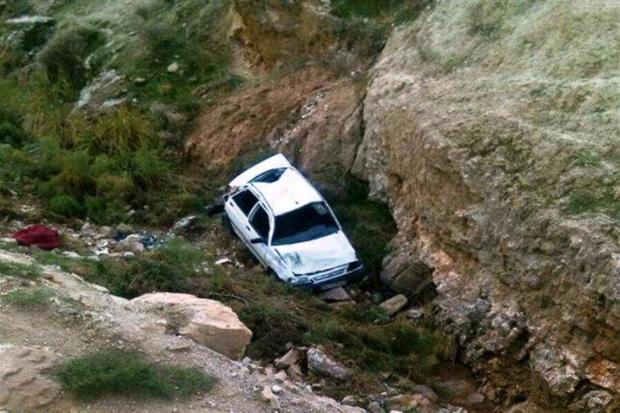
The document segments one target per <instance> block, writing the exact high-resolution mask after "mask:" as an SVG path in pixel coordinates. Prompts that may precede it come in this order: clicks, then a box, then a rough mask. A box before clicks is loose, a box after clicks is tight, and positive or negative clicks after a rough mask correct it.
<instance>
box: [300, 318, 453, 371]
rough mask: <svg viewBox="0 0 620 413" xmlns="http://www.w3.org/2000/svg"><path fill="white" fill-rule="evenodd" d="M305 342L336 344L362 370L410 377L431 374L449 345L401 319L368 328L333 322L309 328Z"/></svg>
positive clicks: (429, 331) (327, 321) (441, 338)
mask: <svg viewBox="0 0 620 413" xmlns="http://www.w3.org/2000/svg"><path fill="white" fill-rule="evenodd" d="M305 340H306V342H307V343H308V344H315V343H323V344H332V345H333V343H337V345H338V346H341V347H340V348H341V349H342V350H341V354H342V355H343V356H345V357H346V358H349V359H351V360H354V361H355V362H356V363H357V364H358V366H360V367H362V368H364V369H367V370H370V371H374V372H385V371H394V372H397V373H399V374H404V375H406V376H410V377H420V375H422V374H424V373H426V372H428V371H430V369H431V368H432V367H434V366H435V365H437V364H438V363H439V362H440V360H441V359H443V358H444V357H445V356H446V354H447V345H446V343H450V341H449V340H447V339H445V338H444V337H442V336H441V335H440V334H439V333H437V332H435V331H433V330H432V329H425V328H424V327H420V326H415V325H413V324H412V323H411V322H409V321H408V320H401V319H397V320H395V321H393V322H391V323H389V324H383V325H369V324H367V323H362V324H357V323H350V322H349V323H347V322H344V321H342V320H339V319H337V318H332V319H328V320H326V321H324V322H322V323H320V324H318V325H316V326H315V327H314V328H312V329H311V330H310V331H309V332H308V333H307V334H306V335H305Z"/></svg>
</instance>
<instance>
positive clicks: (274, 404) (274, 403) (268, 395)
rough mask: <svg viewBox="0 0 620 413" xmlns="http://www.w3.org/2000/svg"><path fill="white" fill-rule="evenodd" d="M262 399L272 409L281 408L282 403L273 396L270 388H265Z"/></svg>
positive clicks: (261, 395)
mask: <svg viewBox="0 0 620 413" xmlns="http://www.w3.org/2000/svg"><path fill="white" fill-rule="evenodd" d="M260 397H261V399H262V400H263V401H264V402H267V403H269V405H270V406H271V408H272V409H279V408H280V402H279V401H278V397H277V396H276V395H275V394H273V391H272V390H271V389H270V388H269V386H265V387H263V390H262V391H261V393H260Z"/></svg>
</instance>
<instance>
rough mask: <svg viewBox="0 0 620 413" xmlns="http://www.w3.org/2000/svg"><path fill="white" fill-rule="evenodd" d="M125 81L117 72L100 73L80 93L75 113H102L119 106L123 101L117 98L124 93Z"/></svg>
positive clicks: (74, 108)
mask: <svg viewBox="0 0 620 413" xmlns="http://www.w3.org/2000/svg"><path fill="white" fill-rule="evenodd" d="M124 81H125V78H124V77H123V75H121V74H119V73H118V72H116V71H115V70H107V71H104V72H102V73H100V74H99V76H97V77H96V78H95V79H93V81H92V82H91V83H90V84H89V85H88V86H86V87H85V88H84V89H82V90H81V91H80V97H79V99H78V101H77V102H76V103H75V106H74V107H73V112H78V111H88V112H92V113H100V112H105V111H107V110H109V109H111V108H113V107H115V106H118V104H119V103H121V102H122V101H123V99H117V97H118V96H119V95H120V94H121V93H122V92H123V83H124Z"/></svg>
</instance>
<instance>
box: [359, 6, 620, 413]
mask: <svg viewBox="0 0 620 413" xmlns="http://www.w3.org/2000/svg"><path fill="white" fill-rule="evenodd" d="M474 3H475V4H474ZM482 3H483V2H473V3H472V4H471V5H467V4H466V2H438V3H437V5H436V7H435V8H434V10H432V11H430V12H428V13H427V14H426V15H425V16H423V17H422V18H421V19H420V23H419V24H416V25H405V26H403V27H401V28H398V29H397V30H395V31H394V33H393V34H392V36H391V37H390V39H389V41H388V44H387V46H386V48H385V50H384V51H383V53H382V55H381V57H380V58H379V60H378V62H377V63H376V65H375V67H374V68H373V69H372V75H371V81H370V85H369V88H368V91H367V95H366V98H365V102H364V111H363V113H364V124H365V133H364V138H363V142H362V144H361V146H360V149H359V153H358V156H357V158H356V161H355V164H354V167H353V172H354V173H355V174H356V175H357V176H358V177H360V178H362V179H365V180H367V181H368V182H369V183H370V188H371V195H372V196H373V197H375V198H377V199H380V200H384V201H385V202H388V203H389V204H390V205H391V208H392V210H393V215H394V218H395V220H396V222H397V224H398V227H399V235H398V236H397V238H396V239H395V240H394V241H393V243H392V244H393V246H394V248H393V253H392V255H391V256H390V257H389V258H388V259H386V267H385V271H384V273H383V274H382V279H384V280H385V281H386V282H387V283H388V284H389V285H391V286H393V287H394V288H396V289H397V290H398V291H399V292H403V293H405V294H410V295H415V294H417V293H418V292H419V291H418V288H419V286H420V283H421V282H424V277H431V278H432V282H433V284H434V286H435V288H436V292H437V294H438V296H437V297H436V298H435V299H434V301H433V302H434V303H435V305H436V307H437V310H438V317H439V319H440V320H441V321H442V323H443V325H444V326H446V328H447V329H448V330H450V331H452V332H453V333H454V335H455V336H456V337H457V338H458V342H459V344H460V345H461V346H462V347H463V349H464V352H463V354H464V356H465V360H466V362H468V363H469V364H470V365H471V366H473V367H474V369H476V370H480V371H482V372H485V373H487V374H488V375H489V377H492V378H493V377H494V378H495V379H497V380H496V383H502V382H503V385H504V386H506V387H504V389H503V392H504V393H502V394H503V396H505V397H508V398H512V397H516V396H517V395H518V394H529V393H530V388H529V387H528V386H527V385H525V384H524V383H517V384H516V385H515V384H514V383H512V384H511V385H508V383H506V380H505V375H504V376H503V377H502V369H505V368H506V366H507V365H512V366H515V365H516V366H517V367H516V370H519V369H521V373H519V374H522V375H521V376H519V377H521V378H522V379H523V380H529V379H533V380H541V382H542V383H543V386H544V387H545V388H546V390H547V391H548V392H550V393H551V394H553V395H555V396H556V397H559V398H562V400H564V402H565V403H568V404H570V405H571V406H572V407H573V408H574V409H579V408H580V407H578V406H583V405H584V404H583V403H586V404H587V403H592V404H596V403H599V404H600V403H602V402H603V401H604V400H608V399H609V400H611V399H616V400H617V398H618V397H619V395H618V388H617V380H615V379H612V377H614V374H617V373H613V372H617V371H618V370H617V369H618V363H620V358H619V357H620V356H619V354H618V352H617V348H618V347H619V346H620V340H619V337H620V330H618V326H620V288H619V286H620V259H619V258H618V257H620V246H619V243H618V239H619V233H618V228H619V226H618V219H619V218H620V215H618V211H619V209H618V205H620V198H619V197H620V172H619V170H620V168H619V164H618V159H620V158H618V140H617V139H618V136H620V125H619V124H618V122H617V119H618V112H617V106H614V105H608V104H607V103H606V102H607V101H606V100H605V99H607V98H611V99H617V98H618V90H619V89H618V87H617V85H618V76H617V73H618V61H619V60H617V59H614V58H611V57H608V56H607V55H601V56H600V58H593V57H592V56H591V55H589V54H588V53H584V52H583V51H584V50H592V48H593V47H594V44H595V43H596V44H604V45H610V44H612V43H614V42H616V41H617V39H618V35H619V33H618V30H617V27H616V29H615V30H612V31H608V30H607V28H610V27H611V25H612V22H613V21H617V19H618V18H619V17H620V9H618V8H617V7H610V8H604V7H600V8H599V7H591V6H592V5H591V6H586V5H585V4H584V5H580V7H577V8H575V9H571V10H570V13H568V9H567V8H566V7H567V6H566V5H562V4H559V3H558V4H550V3H545V6H544V7H532V8H530V9H528V8H527V7H526V8H525V9H518V8H517V7H516V6H515V5H514V4H512V3H510V4H508V3H506V4H499V3H498V4H495V3H493V6H491V5H490V3H489V4H487V5H484V4H482ZM601 3H605V2H601ZM528 4H531V3H528ZM485 7H486V8H489V7H492V8H493V13H490V11H489V10H487V9H485ZM485 10H486V11H485ZM524 10H525V11H524ZM487 12H488V13H487ZM491 15H492V16H493V17H492V18H491V17H489V16H491ZM569 15H570V16H577V15H578V16H580V19H581V20H580V21H581V22H582V23H580V25H579V30H576V31H575V32H574V33H575V34H574V35H573V36H572V37H571V36H569V37H570V39H568V38H565V37H562V36H559V33H560V32H562V33H566V32H565V29H566V27H572V28H575V29H576V27H575V24H576V23H575V21H574V19H573V20H571V19H570V18H568V17H567V16H569ZM526 16H527V17H526ZM485 19H489V21H487V20H485ZM478 23H480V24H483V23H484V24H488V25H489V26H484V24H483V25H482V26H479V25H478ZM582 29H583V30H582ZM485 30H491V31H492V34H491V35H489V34H488V32H485ZM493 30H497V31H493ZM485 33H486V34H485ZM534 38H535V39H536V40H533V39H534ZM601 38H605V39H606V40H604V43H600V42H599V40H600V39H601ZM597 39H598V40H597ZM528 41H529V42H530V43H527V42H528ZM526 43H527V44H529V46H528V47H526V48H521V49H520V48H519V47H520V46H518V45H519V44H521V45H523V44H526ZM602 47H608V46H602ZM559 50H566V52H561V53H560V52H559ZM550 51H553V53H550ZM609 52H610V53H611V55H609V56H612V55H614V53H616V54H615V56H617V51H616V52H611V51H609ZM594 61H596V62H597V63H596V64H595V65H594V63H593V62H594ZM565 82H569V83H565ZM560 85H561V86H560ZM612 90H613V91H612ZM603 96H607V98H603ZM612 96H613V97H612ZM602 118H608V119H609V121H602V120H601V119H602ZM612 119H615V120H612ZM614 349H616V350H614ZM489 360H491V362H489ZM504 373H505V371H504ZM500 386H501V384H500ZM584 386H597V387H600V388H601V389H603V390H602V391H604V392H606V394H607V395H608V396H609V397H607V396H605V397H602V396H601V395H593V396H592V397H590V398H589V399H588V400H589V401H584V400H585V399H581V400H580V397H581V395H582V394H583V392H579V391H578V390H579V389H580V388H583V387H584ZM594 396H596V397H594ZM586 410H587V409H586Z"/></svg>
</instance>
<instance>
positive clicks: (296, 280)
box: [289, 277, 310, 284]
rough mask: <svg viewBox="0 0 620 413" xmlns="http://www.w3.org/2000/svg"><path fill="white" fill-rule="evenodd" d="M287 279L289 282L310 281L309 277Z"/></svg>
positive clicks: (303, 282)
mask: <svg viewBox="0 0 620 413" xmlns="http://www.w3.org/2000/svg"><path fill="white" fill-rule="evenodd" d="M289 281H290V282H291V284H308V283H309V282H310V279H309V278H308V277H295V278H291V279H289Z"/></svg>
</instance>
